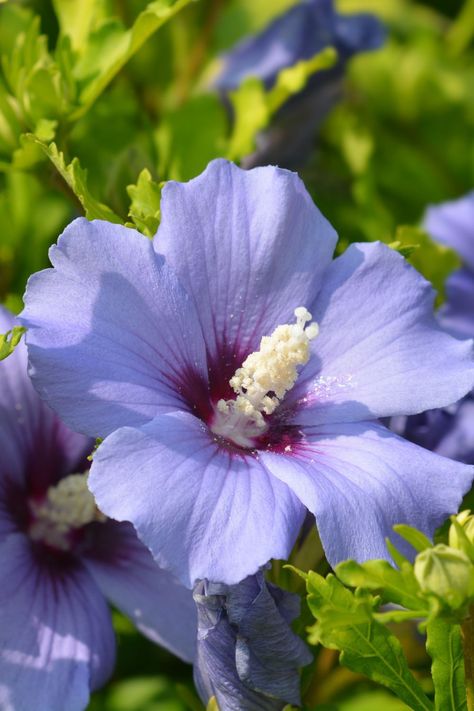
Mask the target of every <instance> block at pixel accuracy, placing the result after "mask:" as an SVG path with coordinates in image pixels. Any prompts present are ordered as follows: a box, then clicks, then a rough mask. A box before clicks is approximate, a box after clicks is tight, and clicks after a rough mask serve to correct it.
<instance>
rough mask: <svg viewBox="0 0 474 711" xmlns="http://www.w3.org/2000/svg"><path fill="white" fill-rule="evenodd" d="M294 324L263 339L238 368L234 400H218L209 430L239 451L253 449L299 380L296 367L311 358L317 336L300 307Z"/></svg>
mask: <svg viewBox="0 0 474 711" xmlns="http://www.w3.org/2000/svg"><path fill="white" fill-rule="evenodd" d="M294 314H295V317H296V323H293V324H283V325H280V326H277V327H276V328H275V330H274V331H273V333H272V334H271V336H264V337H263V338H262V339H261V341H260V347H259V350H258V351H254V352H253V353H251V354H250V355H249V356H248V357H247V358H246V359H245V361H244V362H243V364H242V367H240V368H238V369H237V370H236V372H235V374H234V375H233V376H232V378H231V379H230V380H229V385H230V386H231V388H232V389H233V391H234V392H235V394H236V396H237V397H236V398H235V399H230V400H219V401H218V403H217V408H216V412H215V417H214V422H213V424H212V426H211V430H212V432H213V433H214V434H216V435H219V436H220V437H223V438H225V439H227V440H230V441H232V442H233V443H234V444H237V445H239V446H241V447H252V446H254V441H255V439H256V438H257V437H260V436H261V435H262V434H263V433H264V432H265V431H266V430H267V428H268V423H267V419H266V417H268V416H270V415H272V414H273V413H274V412H275V410H276V408H277V407H278V406H279V405H280V404H281V401H282V400H283V398H284V397H285V395H286V393H287V392H288V391H289V390H291V388H292V387H293V386H294V384H295V382H296V379H297V377H298V370H297V367H298V366H302V365H305V364H306V363H307V362H308V360H309V356H310V342H311V341H312V340H313V339H314V338H316V336H317V335H318V332H319V328H318V324H317V323H315V322H311V318H312V316H311V314H310V313H309V311H308V310H307V309H305V308H304V307H303V306H300V307H298V308H297V309H295V311H294Z"/></svg>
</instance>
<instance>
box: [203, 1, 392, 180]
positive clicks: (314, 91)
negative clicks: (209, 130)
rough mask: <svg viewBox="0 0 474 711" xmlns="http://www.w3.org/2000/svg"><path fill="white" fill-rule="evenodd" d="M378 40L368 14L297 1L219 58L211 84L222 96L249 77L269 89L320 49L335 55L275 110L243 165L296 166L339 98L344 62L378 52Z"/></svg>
mask: <svg viewBox="0 0 474 711" xmlns="http://www.w3.org/2000/svg"><path fill="white" fill-rule="evenodd" d="M384 40H385V30H384V28H383V26H382V24H381V23H380V22H379V20H378V19H377V17H375V16H374V15H371V14H368V13H358V14H351V15H340V14H339V13H338V12H337V11H336V9H335V7H334V3H333V0H302V1H301V2H299V3H297V4H296V5H294V6H293V7H291V8H290V9H289V10H288V11H287V12H285V13H284V14H283V15H281V16H279V17H277V18H276V19H275V20H274V21H273V22H271V23H270V24H269V25H268V27H266V28H265V29H264V30H263V31H262V32H260V33H259V34H257V35H254V36H252V37H248V38H246V39H244V40H243V41H242V42H239V44H237V45H236V46H235V47H234V48H233V49H231V50H230V51H229V52H228V53H227V54H224V55H223V57H222V62H223V66H222V69H221V71H220V73H219V75H218V77H217V79H216V80H215V82H214V85H215V87H216V88H217V89H219V90H220V91H221V92H223V94H224V95H226V94H227V93H228V92H229V91H232V90H234V89H236V88H237V87H238V86H239V85H240V84H241V83H242V82H243V81H245V79H248V78H249V77H258V78H259V79H261V80H262V81H263V83H264V84H265V86H266V88H267V89H268V88H271V87H272V86H273V85H274V84H275V82H276V79H277V77H278V74H279V72H281V71H282V69H285V68H287V67H291V66H293V65H295V64H297V63H298V62H300V61H302V60H307V59H311V57H314V55H315V54H317V53H318V52H321V51H322V50H323V49H325V48H326V47H334V49H336V51H337V53H338V58H337V61H336V64H335V65H334V66H333V67H331V68H330V69H326V70H324V71H320V72H317V73H316V74H315V75H314V77H312V78H310V80H309V82H308V84H307V86H306V87H305V89H304V90H302V91H300V92H299V93H298V94H296V95H295V96H293V97H292V99H291V100H289V101H288V102H287V103H286V104H285V106H284V107H283V109H282V110H280V111H279V112H278V116H277V117H275V118H274V120H273V122H272V128H270V130H267V131H265V132H264V133H263V134H261V135H260V136H259V138H258V150H257V151H256V152H255V153H254V154H253V155H252V156H249V157H248V158H247V159H246V164H248V165H257V164H264V163H278V165H284V166H287V167H288V166H293V165H297V164H299V163H301V162H302V160H303V159H304V157H305V156H306V155H307V148H308V144H309V143H310V142H311V140H312V137H313V133H314V131H315V129H316V127H317V126H318V125H319V124H321V123H322V121H323V120H324V118H325V117H326V115H327V113H328V112H329V111H330V109H331V108H332V107H333V105H334V104H335V103H336V101H337V100H338V99H339V98H340V95H341V93H342V80H343V78H344V72H345V69H346V65H347V62H348V60H349V59H350V58H351V57H352V56H353V55H355V54H358V53H359V52H367V51H371V50H374V49H378V48H379V47H380V46H381V45H382V44H383V42H384Z"/></svg>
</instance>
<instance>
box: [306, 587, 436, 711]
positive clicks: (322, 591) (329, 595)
mask: <svg viewBox="0 0 474 711" xmlns="http://www.w3.org/2000/svg"><path fill="white" fill-rule="evenodd" d="M307 589H308V605H309V608H310V610H311V612H312V613H313V615H314V616H315V617H316V618H317V622H316V623H315V625H314V626H313V627H312V628H311V629H310V638H309V640H310V642H312V643H313V644H315V643H318V642H320V643H321V644H322V645H324V646H325V647H328V648H330V649H337V650H339V651H340V652H341V655H340V662H341V664H343V665H344V666H347V667H348V668H349V669H351V670H352V671H354V672H357V673H361V674H364V675H365V676H367V677H369V678H370V679H372V680H373V681H376V682H378V683H379V684H383V685H385V686H387V687H388V688H389V689H391V691H393V692H394V693H395V694H396V695H397V696H398V697H399V698H400V699H401V700H402V701H404V702H405V703H406V704H408V706H409V707H410V708H411V709H414V711H432V709H433V705H432V703H431V701H430V700H429V699H428V698H427V696H426V695H425V694H424V692H423V690H422V688H421V687H420V685H419V684H418V682H417V681H416V680H415V678H414V677H413V675H412V674H411V672H410V670H409V668H408V664H407V662H406V659H405V657H404V654H403V650H402V647H401V645H400V642H399V641H398V639H397V638H396V637H395V636H394V635H392V634H391V633H390V632H389V631H388V630H387V629H386V628H385V627H384V626H383V625H381V624H380V623H378V622H376V621H375V620H374V618H373V613H372V609H373V605H374V603H375V600H374V599H373V598H372V597H370V596H369V595H367V594H365V595H362V594H361V593H360V592H356V593H355V594H354V593H352V592H351V591H349V590H348V589H347V588H345V587H344V586H343V585H342V583H340V582H339V580H337V578H335V577H334V576H333V575H328V577H327V578H326V579H324V578H322V577H321V576H320V575H317V574H316V573H309V574H308V581H307Z"/></svg>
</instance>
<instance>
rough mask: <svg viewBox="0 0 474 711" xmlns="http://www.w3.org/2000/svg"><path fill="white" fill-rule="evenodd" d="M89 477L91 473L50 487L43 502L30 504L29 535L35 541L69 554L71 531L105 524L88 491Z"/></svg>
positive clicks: (31, 502) (73, 476)
mask: <svg viewBox="0 0 474 711" xmlns="http://www.w3.org/2000/svg"><path fill="white" fill-rule="evenodd" d="M87 477H88V472H86V473H84V474H70V475H69V476H67V477H64V479H61V480H60V481H59V482H58V484H56V486H50V487H49V489H48V491H47V492H46V496H45V498H44V499H43V500H42V501H39V502H38V501H34V500H31V501H30V510H31V513H32V514H33V522H32V523H31V525H30V528H29V531H28V532H29V535H30V537H31V538H32V539H33V540H35V541H43V542H44V543H47V544H48V545H51V546H53V547H54V548H59V549H61V550H68V548H69V547H70V545H71V542H70V537H69V534H70V533H71V531H73V530H77V529H79V528H82V527H83V526H86V525H87V524H88V523H92V522H93V521H101V522H103V521H105V520H106V516H104V514H103V513H101V512H100V511H99V509H98V508H97V505H96V503H95V501H94V497H93V496H92V494H91V492H90V491H89V489H88V488H87Z"/></svg>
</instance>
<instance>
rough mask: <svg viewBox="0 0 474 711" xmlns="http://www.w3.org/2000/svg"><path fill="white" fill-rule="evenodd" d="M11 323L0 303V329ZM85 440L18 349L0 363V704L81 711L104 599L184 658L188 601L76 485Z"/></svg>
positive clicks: (105, 664)
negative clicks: (45, 394)
mask: <svg viewBox="0 0 474 711" xmlns="http://www.w3.org/2000/svg"><path fill="white" fill-rule="evenodd" d="M12 325H13V319H12V317H11V316H10V314H8V312H7V311H5V310H4V309H2V308H1V307H0V331H2V332H3V331H6V330H9V329H10V328H11V327H12ZM92 444H93V442H92V440H90V439H88V438H87V437H84V436H83V435H80V434H75V433H74V432H72V431H71V430H69V429H68V428H67V427H66V426H65V425H64V424H63V423H62V422H61V421H60V420H59V419H58V418H57V417H56V415H54V414H53V413H52V412H51V410H49V408H47V407H46V405H44V404H43V403H42V402H41V400H40V399H39V397H38V395H37V394H36V392H35V391H34V389H33V387H32V385H31V383H30V380H29V378H28V376H27V372H26V348H25V347H24V346H23V344H20V345H19V346H17V348H16V350H15V352H14V353H13V355H11V356H9V357H8V358H7V359H6V360H4V361H2V362H1V363H0V451H1V457H0V578H1V585H0V708H1V709H3V710H4V711H20V710H21V711H46V710H47V711H65V709H66V710H67V711H83V709H85V708H86V706H87V704H88V699H89V693H90V691H91V690H92V689H95V688H97V687H98V686H100V685H102V684H103V683H104V682H105V681H106V680H107V678H108V676H109V675H110V673H111V671H112V668H113V664H114V659H115V640H114V633H113V629H112V622H111V618H110V613H109V610H108V607H107V604H106V599H108V600H110V601H111V602H112V603H114V604H115V605H116V606H117V607H118V608H120V609H121V610H123V611H124V612H125V613H126V614H127V615H129V616H130V618H131V619H132V620H133V621H134V622H135V624H136V626H137V627H138V628H139V629H140V630H141V631H142V632H144V633H145V634H147V636H148V637H150V639H152V640H153V641H155V642H157V643H159V644H163V645H164V646H166V647H167V648H168V649H170V650H171V651H173V652H174V653H175V654H178V655H179V656H181V657H182V658H183V659H186V660H188V661H191V660H192V659H193V657H194V651H195V634H196V611H195V609H194V604H193V600H192V596H191V593H190V592H189V591H187V590H186V589H185V588H183V587H182V586H181V585H180V584H179V583H177V582H176V580H175V579H174V578H173V577H172V576H171V575H170V574H169V573H168V572H166V571H163V570H160V569H159V568H158V567H157V566H156V564H155V563H154V561H153V558H152V557H151V555H150V553H149V552H148V550H147V549H146V548H145V547H144V546H143V545H142V544H141V543H140V542H139V540H138V538H137V536H136V534H135V532H134V530H133V527H132V526H131V524H128V523H117V522H115V521H109V520H107V519H106V517H105V516H104V515H103V514H101V513H100V512H99V511H98V510H97V508H96V505H95V502H94V499H93V497H92V494H91V493H90V492H89V491H88V489H87V468H88V465H89V462H88V460H87V455H88V454H89V453H90V451H91V449H92Z"/></svg>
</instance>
